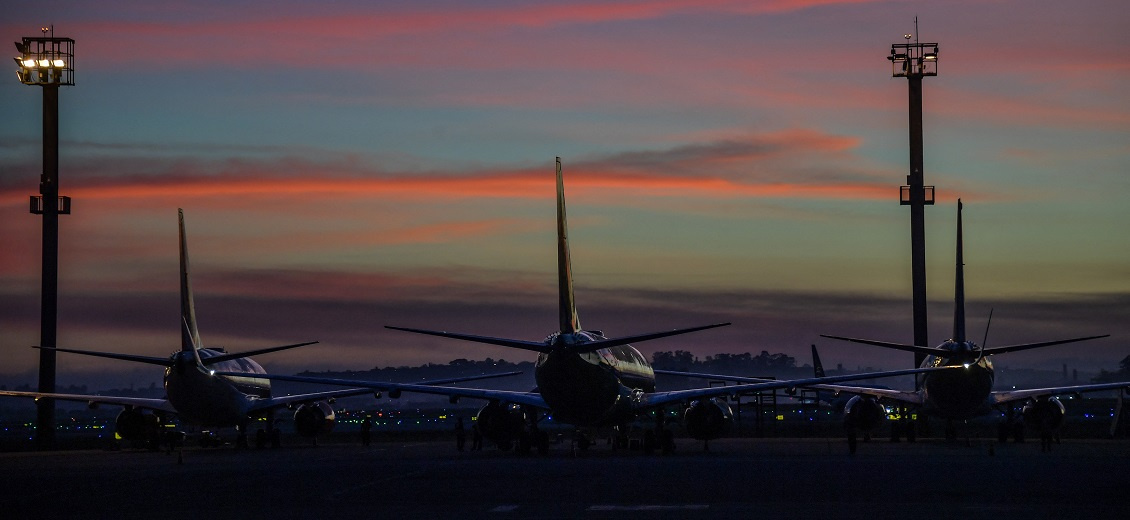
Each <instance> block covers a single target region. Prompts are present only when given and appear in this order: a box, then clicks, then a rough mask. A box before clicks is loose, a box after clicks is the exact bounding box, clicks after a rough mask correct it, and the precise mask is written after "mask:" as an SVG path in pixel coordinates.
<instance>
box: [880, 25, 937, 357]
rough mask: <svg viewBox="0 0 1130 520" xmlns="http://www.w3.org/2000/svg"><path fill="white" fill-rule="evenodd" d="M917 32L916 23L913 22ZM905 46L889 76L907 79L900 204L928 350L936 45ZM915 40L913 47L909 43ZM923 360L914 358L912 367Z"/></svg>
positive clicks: (918, 331) (920, 341)
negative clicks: (925, 167)
mask: <svg viewBox="0 0 1130 520" xmlns="http://www.w3.org/2000/svg"><path fill="white" fill-rule="evenodd" d="M914 31H915V32H918V19H917V18H915V19H914ZM903 38H904V39H905V40H906V43H896V44H892V45H891V54H890V56H887V59H888V60H890V62H891V76H893V77H896V78H906V80H907V84H908V85H909V87H910V175H907V176H906V183H907V185H905V186H902V189H901V190H900V193H899V203H900V204H902V205H906V206H910V248H911V277H912V278H913V280H912V283H913V287H914V289H913V291H914V344H915V345H918V346H922V347H925V346H930V345H929V341H930V338H929V336H928V335H927V333H926V330H927V329H926V231H925V225H924V222H923V221H924V220H925V213H926V212H925V209H926V206H930V205H933V204H934V187H933V186H925V185H924V181H923V179H922V78H924V77H926V76H937V75H938V44H937V43H921V42H919V41H918V36H917V35H911V34H904V35H903ZM911 38H914V43H911V42H910V39H911ZM923 359H925V356H924V355H922V354H917V353H916V354H915V355H914V366H916V367H917V366H919V365H921V364H922V361H923Z"/></svg>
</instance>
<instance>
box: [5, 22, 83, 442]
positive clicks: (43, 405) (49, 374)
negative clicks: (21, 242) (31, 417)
mask: <svg viewBox="0 0 1130 520" xmlns="http://www.w3.org/2000/svg"><path fill="white" fill-rule="evenodd" d="M41 30H42V31H43V36H42V37H39V38H24V39H23V41H22V42H16V51H17V52H18V53H19V54H20V55H19V56H18V57H16V64H17V65H18V66H19V69H17V70H16V76H18V77H19V79H20V83H23V84H24V85H34V86H38V87H41V88H42V89H43V174H42V175H41V176H40V178H39V195H38V196H37V195H32V196H31V212H32V213H33V214H36V215H43V274H42V279H41V285H40V304H41V307H40V318H39V346H40V347H43V348H41V349H40V350H39V391H40V392H42V393H53V392H55V351H54V350H52V349H54V348H55V327H56V323H57V321H58V320H57V317H58V312H57V310H58V289H59V215H67V214H70V212H71V199H70V198H69V197H60V196H59V87H60V86H63V85H72V86H73V85H74V84H75V76H74V74H75V69H74V59H75V41H74V40H72V39H70V38H56V37H55V29H54V27H53V26H51V27H42V28H41ZM48 32H50V33H51V35H50V36H48ZM36 404H37V408H38V410H37V420H36V429H35V444H36V447H37V448H39V449H49V448H51V447H53V446H54V444H55V401H54V399H39V400H37V402H36Z"/></svg>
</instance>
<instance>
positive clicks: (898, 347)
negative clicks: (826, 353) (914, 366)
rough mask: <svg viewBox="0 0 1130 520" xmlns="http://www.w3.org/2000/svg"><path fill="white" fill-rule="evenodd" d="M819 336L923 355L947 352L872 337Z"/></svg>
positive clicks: (935, 348)
mask: <svg viewBox="0 0 1130 520" xmlns="http://www.w3.org/2000/svg"><path fill="white" fill-rule="evenodd" d="M820 337H822V338H828V339H838V340H840V341H850V342H852V343H862V344H864V345H874V346H876V347H883V348H891V349H895V350H905V351H907V352H915V353H918V354H924V355H927V356H938V355H943V356H944V355H946V353H947V352H948V351H946V350H945V349H940V348H937V347H920V346H917V345H907V344H904V343H890V342H887V341H876V340H873V339H859V338H845V337H843V336H829V335H827V334H821V335H820Z"/></svg>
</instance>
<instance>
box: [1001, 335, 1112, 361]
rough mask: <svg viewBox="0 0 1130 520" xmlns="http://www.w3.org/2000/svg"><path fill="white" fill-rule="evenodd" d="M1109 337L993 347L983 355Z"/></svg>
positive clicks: (1089, 337)
mask: <svg viewBox="0 0 1130 520" xmlns="http://www.w3.org/2000/svg"><path fill="white" fill-rule="evenodd" d="M1109 336H1110V334H1103V335H1101V336H1087V337H1085V338H1073V339H1060V340H1056V341H1043V342H1040V343H1025V344H1023V345H1008V346H1004V347H993V348H987V349H985V355H986V356H989V355H992V354H1003V353H1005V352H1016V351H1018V350H1028V349H1033V348H1040V347H1050V346H1052V345H1062V344H1064V343H1075V342H1076V341H1087V340H1092V339H1099V338H1106V337H1109Z"/></svg>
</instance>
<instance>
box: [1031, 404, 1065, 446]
mask: <svg viewBox="0 0 1130 520" xmlns="http://www.w3.org/2000/svg"><path fill="white" fill-rule="evenodd" d="M1066 412H1067V410H1066V409H1065V408H1064V407H1063V403H1061V402H1059V399H1057V398H1055V397H1048V398H1046V399H1036V400H1034V401H1031V402H1029V403H1028V404H1026V405H1024V408H1023V409H1022V410H1021V412H1020V413H1021V415H1022V416H1023V417H1024V427H1025V428H1027V429H1029V430H1031V431H1035V432H1038V433H1039V434H1040V436H1041V438H1042V437H1044V436H1050V435H1052V434H1054V433H1055V432H1056V431H1057V430H1059V427H1060V426H1062V425H1063V415H1064V414H1065V413H1066Z"/></svg>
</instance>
